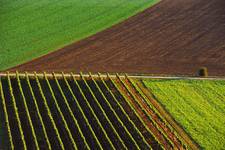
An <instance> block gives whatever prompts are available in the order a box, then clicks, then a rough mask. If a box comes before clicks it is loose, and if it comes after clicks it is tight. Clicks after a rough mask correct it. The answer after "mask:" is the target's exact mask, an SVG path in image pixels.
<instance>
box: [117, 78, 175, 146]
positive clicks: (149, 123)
mask: <svg viewBox="0 0 225 150" xmlns="http://www.w3.org/2000/svg"><path fill="white" fill-rule="evenodd" d="M117 78H118V83H119V84H121V85H122V86H121V88H122V89H123V91H124V92H125V93H126V95H127V97H129V98H127V100H128V101H127V102H128V103H130V106H131V107H132V108H133V110H136V112H137V115H139V116H140V120H142V121H143V124H144V123H145V125H146V129H147V130H148V131H149V132H150V133H152V134H153V136H154V137H155V139H157V140H158V141H159V142H160V144H161V145H163V147H164V148H165V149H171V148H172V145H170V143H169V142H168V141H167V139H166V138H165V137H164V136H163V135H162V133H161V132H160V131H159V128H157V126H155V124H154V122H153V121H152V119H151V118H149V116H148V115H147V113H146V112H144V111H143V108H142V107H141V106H140V105H139V103H138V101H137V100H136V98H135V97H134V95H133V93H132V92H131V91H130V89H129V88H128V86H127V84H126V83H125V82H124V80H122V79H121V78H120V76H119V75H118V74H117Z"/></svg>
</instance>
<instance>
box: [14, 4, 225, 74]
mask: <svg viewBox="0 0 225 150" xmlns="http://www.w3.org/2000/svg"><path fill="white" fill-rule="evenodd" d="M201 66H206V67H208V69H209V74H210V75H225V1H224V0H185V1H184V0H162V1H161V2H160V3H159V4H157V5H155V6H153V7H151V8H149V9H147V10H146V11H144V12H142V13H140V14H138V15H136V16H134V17H131V18H130V19H128V20H126V21H125V22H123V23H120V24H118V25H115V26H113V27H112V28H110V29H107V30H105V31H103V32H100V33H98V34H96V35H94V36H91V37H89V38H87V39H84V40H81V41H79V42H77V43H74V44H72V45H69V46H67V47H64V48H62V49H59V50H58V51H56V52H53V53H51V54H49V55H46V56H44V57H41V58H38V59H35V60H33V61H31V62H28V63H25V64H23V65H20V66H17V67H15V68H12V69H11V70H21V71H22V70H27V71H33V70H35V71H43V70H45V71H87V70H88V71H92V72H98V71H99V72H129V73H152V74H186V75H188V74H194V73H196V71H197V69H198V68H199V67H201Z"/></svg>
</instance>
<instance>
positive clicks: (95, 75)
mask: <svg viewBox="0 0 225 150" xmlns="http://www.w3.org/2000/svg"><path fill="white" fill-rule="evenodd" d="M27 74H28V75H29V77H30V78H35V75H34V73H29V72H27ZM8 75H9V76H10V77H16V73H15V72H9V73H6V72H0V77H7V76H8ZM82 75H83V77H89V74H88V73H83V74H82ZM118 75H119V76H120V77H121V78H126V75H125V73H120V74H118ZM19 76H20V77H26V73H24V72H23V73H22V72H20V73H19ZM36 76H37V77H38V78H44V75H43V73H37V72H36ZM46 76H47V77H48V78H53V75H52V73H49V72H48V73H46ZM55 76H56V77H57V78H63V76H62V74H61V73H55ZM64 76H65V77H71V74H70V73H64ZM72 76H73V77H80V74H79V73H77V74H73V75H72ZM92 76H93V77H94V78H95V77H96V78H97V77H98V74H97V73H95V74H93V75H92ZM109 76H110V77H111V78H116V74H113V73H112V74H110V75H109ZM127 76H128V77H129V78H137V79H171V80H224V81H225V77H194V76H163V75H161V76H160V75H157V76H154V75H134V74H127ZM101 77H103V78H107V73H101Z"/></svg>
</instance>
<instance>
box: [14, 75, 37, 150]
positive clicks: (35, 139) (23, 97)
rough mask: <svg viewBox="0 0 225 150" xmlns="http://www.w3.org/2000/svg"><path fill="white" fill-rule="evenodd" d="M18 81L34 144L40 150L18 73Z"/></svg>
mask: <svg viewBox="0 0 225 150" xmlns="http://www.w3.org/2000/svg"><path fill="white" fill-rule="evenodd" d="M16 79H17V83H18V86H19V90H20V93H21V95H22V99H23V104H24V106H25V111H26V115H27V118H28V122H29V126H30V127H31V132H32V136H33V140H34V143H35V147H36V149H37V150H39V149H40V148H39V145H38V141H37V137H36V133H35V130H34V126H33V122H32V120H31V116H30V112H29V109H28V106H27V102H26V98H25V96H24V91H23V89H22V86H21V83H20V78H19V73H18V72H16ZM25 92H26V91H25Z"/></svg>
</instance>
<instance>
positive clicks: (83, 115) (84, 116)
mask: <svg viewBox="0 0 225 150" xmlns="http://www.w3.org/2000/svg"><path fill="white" fill-rule="evenodd" d="M71 77H72V78H73V74H72V73H71ZM73 80H76V79H74V78H73ZM64 81H65V82H66V85H67V87H68V89H69V91H70V93H71V94H72V96H73V99H74V101H75V102H76V104H77V107H78V108H79V111H80V112H81V114H82V117H83V118H84V120H85V122H86V124H87V126H88V128H89V129H90V131H91V133H92V134H93V137H94V138H95V140H96V142H97V144H98V146H99V147H100V149H101V150H103V147H102V145H101V143H100V142H99V140H98V138H97V136H96V134H95V132H94V130H93V128H92V126H91V125H90V122H89V120H88V118H87V117H86V115H85V113H84V111H83V109H82V107H81V106H80V104H79V102H78V100H77V97H76V96H75V95H74V93H73V90H72V88H71V86H70V85H69V83H68V81H67V79H66V78H65V76H64ZM78 88H79V91H80V92H81V94H83V93H82V90H81V88H80V87H78Z"/></svg>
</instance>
